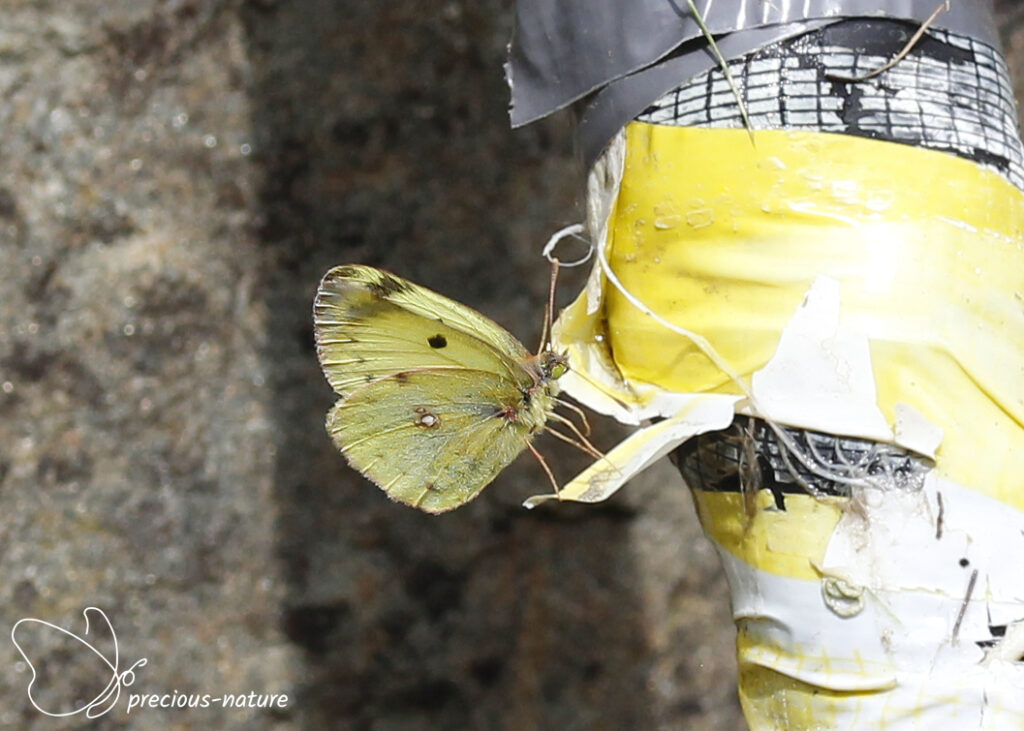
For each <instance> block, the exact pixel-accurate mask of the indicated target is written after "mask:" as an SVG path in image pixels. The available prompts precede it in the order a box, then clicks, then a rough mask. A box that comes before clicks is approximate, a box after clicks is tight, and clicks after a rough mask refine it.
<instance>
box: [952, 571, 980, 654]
mask: <svg viewBox="0 0 1024 731" xmlns="http://www.w3.org/2000/svg"><path fill="white" fill-rule="evenodd" d="M977 580H978V569H974V571H972V572H971V580H970V581H969V582H967V594H965V595H964V601H963V603H962V604H961V605H960V611H959V612H957V615H956V623H955V624H954V625H953V644H954V645H955V644H956V643H957V640H958V638H959V637H960V623H961V622H963V621H964V615H965V614H966V613H967V605H968V604H969V603H970V601H971V594H973V593H974V584H975V582H976V581H977Z"/></svg>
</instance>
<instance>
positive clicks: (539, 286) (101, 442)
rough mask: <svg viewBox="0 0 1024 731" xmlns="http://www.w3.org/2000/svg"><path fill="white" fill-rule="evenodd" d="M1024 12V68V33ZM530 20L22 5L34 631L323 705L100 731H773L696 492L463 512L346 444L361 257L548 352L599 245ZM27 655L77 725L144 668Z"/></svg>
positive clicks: (50, 724) (8, 60) (137, 721)
mask: <svg viewBox="0 0 1024 731" xmlns="http://www.w3.org/2000/svg"><path fill="white" fill-rule="evenodd" d="M997 6H998V8H999V13H1000V17H1001V23H1002V28H1003V32H1004V42H1005V44H1006V48H1007V51H1008V55H1009V59H1010V64H1011V68H1012V69H1013V70H1014V72H1015V73H1017V72H1019V71H1020V70H1021V69H1024V9H1022V8H1020V7H1018V4H1017V3H1014V2H1011V0H1001V1H1000V2H999V3H997ZM511 12H512V3H511V2H510V1H509V0H480V1H479V2H462V1H452V2H447V3H444V4H441V5H437V6H431V7H430V8H429V10H427V9H425V6H424V5H423V4H422V3H417V2H412V1H410V0H397V1H396V2H390V3H376V2H369V1H367V0H360V1H358V2H347V3H338V2H329V1H328V0H302V1H301V2H281V1H279V0H245V1H243V0H227V1H225V0H167V1H163V2H160V1H157V0H131V1H130V2H129V1H127V0H110V1H108V2H103V3H98V2H94V1H89V0H63V1H62V2H53V1H52V0H32V1H30V0H8V1H7V2H5V3H4V4H3V14H2V22H0V577H2V581H0V620H2V621H0V626H2V627H3V629H4V633H5V634H7V633H8V632H9V631H10V628H11V627H12V626H13V625H14V623H15V622H16V621H17V620H18V619H21V618H23V617H36V618H40V619H45V620H48V621H51V622H54V623H55V624H58V625H60V626H62V627H67V628H70V629H73V630H75V631H77V632H78V633H79V634H82V631H83V630H84V623H83V619H82V614H81V612H82V610H83V609H84V608H85V607H86V606H90V605H94V606H98V607H101V608H103V609H104V610H105V611H106V613H107V614H108V616H109V617H110V620H111V622H112V625H113V627H114V629H115V630H116V632H117V639H118V642H119V650H120V655H121V663H120V669H121V670H124V669H125V668H127V667H128V666H129V665H130V664H131V663H133V662H134V661H135V660H137V659H139V658H142V657H145V658H147V660H148V663H147V665H146V666H145V667H141V668H138V669H137V678H136V681H135V684H134V685H133V686H132V687H130V688H127V689H125V691H124V693H125V694H127V693H129V692H136V693H171V692H172V691H175V690H176V691H178V692H179V693H210V694H212V695H220V694H222V693H248V692H250V691H254V692H256V693H287V694H288V695H289V703H288V705H287V707H286V708H284V709H275V710H273V711H270V710H266V709H264V710H237V709H219V708H214V707H211V708H207V709H194V710H176V711H171V710H158V709H147V710H142V711H133V713H132V714H131V715H128V714H126V712H125V707H126V705H127V700H126V698H124V697H122V698H121V700H120V702H119V704H118V706H117V708H115V709H114V710H113V711H112V712H111V713H109V714H107V715H105V716H103V718H102V719H101V720H100V721H98V722H96V723H95V727H98V728H140V729H148V728H154V729H157V728H226V729H230V728H246V729H314V728H315V729H319V728H339V729H374V730H385V729H388V730H390V729H396V730H397V729H409V730H414V729H463V728H465V729H469V728H473V729H533V728H537V729H623V728H637V729H644V728H664V729H681V728H686V729H716V730H718V729H740V728H743V724H742V720H741V718H740V715H739V710H738V704H737V702H736V700H735V681H734V678H733V675H734V672H735V667H734V661H733V630H732V625H731V622H730V619H729V607H728V600H727V597H726V591H725V586H724V582H723V579H722V577H721V575H720V573H719V569H718V565H717V560H716V559H715V557H714V554H713V551H712V550H711V548H710V546H709V545H708V544H707V543H706V541H704V539H703V538H702V537H701V536H700V533H699V529H698V527H697V525H696V522H695V519H694V516H693V514H692V507H691V505H690V500H689V497H688V495H687V494H686V492H685V490H684V489H683V486H682V484H681V482H680V480H679V478H678V477H677V476H675V475H674V474H673V472H672V470H671V469H670V468H669V467H668V466H667V465H659V466H658V467H656V468H654V469H652V470H651V471H650V472H649V473H648V474H646V475H645V476H644V477H643V478H642V479H639V480H637V481H635V482H634V483H633V484H631V485H630V486H629V487H628V488H627V489H625V490H624V491H623V492H622V494H621V495H620V496H618V497H616V498H615V499H614V500H612V501H611V502H610V503H608V504H606V505H602V506H599V507H596V508H590V509H586V508H580V507H579V506H553V507H550V508H545V509H538V510H536V511H533V512H526V511H524V510H522V509H521V508H520V507H519V505H520V502H521V501H522V499H523V498H525V497H526V496H528V495H530V494H533V493H535V492H538V491H542V490H545V489H546V483H545V481H544V477H543V474H542V472H541V471H540V468H539V467H538V466H537V465H536V464H534V463H533V462H532V461H530V460H529V459H527V458H523V459H521V460H519V461H518V462H516V464H515V465H513V466H512V467H511V468H510V469H508V470H507V471H506V472H505V473H504V474H503V475H502V476H501V477H500V478H499V479H498V481H497V482H496V484H494V485H493V486H492V487H491V488H489V489H488V490H487V491H486V492H485V493H484V495H483V496H482V497H481V498H480V499H479V500H477V501H476V502H474V503H472V504H470V505H469V506H467V507H466V508H464V509H462V510H459V511H457V512H456V513H454V514H449V515H446V516H441V517H430V516H425V515H421V514H418V513H416V512H414V511H412V510H410V509H408V508H404V507H402V506H398V505H395V504H393V503H390V502H389V501H388V500H387V498H386V497H385V496H384V495H383V493H381V492H380V491H379V490H377V489H376V488H374V487H373V486H372V485H370V484H369V483H367V482H366V481H365V480H363V479H362V478H360V477H359V476H358V475H356V474H354V473H352V472H351V471H350V470H349V469H348V468H347V467H346V466H345V464H344V460H343V458H342V457H341V456H340V455H339V454H337V453H336V452H335V451H334V450H333V448H332V446H331V444H330V442H329V440H328V438H327V436H326V435H325V433H324V430H323V417H324V414H325V413H326V411H327V409H328V408H329V407H330V405H331V404H332V402H333V395H332V393H331V391H330V389H329V388H328V386H327V385H326V383H325V381H324V379H323V377H322V376H321V374H320V372H319V369H318V367H317V364H316V360H315V356H314V353H313V341H312V331H311V322H310V308H311V300H312V297H313V293H314V291H315V288H316V284H317V282H318V280H319V277H320V276H321V274H322V273H323V272H324V271H325V270H326V269H328V268H329V267H330V266H332V265H335V264H339V263H344V262H357V261H358V262H365V263H369V264H373V265H376V266H381V267H384V268H388V269H391V270H392V271H395V272H396V273H399V274H401V275H403V276H406V277H408V278H411V279H414V280H416V281H418V282H421V283H423V284H425V285H427V286H430V287H432V288H435V289H437V290H440V291H442V292H445V293H447V294H449V295H452V296H455V297H457V298H458V299H460V300H462V301H464V302H466V303H467V304H469V305H471V306H474V307H476V308H477V309H480V310H481V311H483V312H484V313H486V314H488V315H490V316H491V317H493V318H494V319H496V320H498V321H499V322H501V323H503V324H505V325H506V326H507V327H508V328H509V329H510V330H512V331H513V332H514V333H515V334H517V335H518V336H520V337H521V338H522V339H523V340H524V341H525V342H526V343H528V344H530V345H531V346H532V344H533V343H535V341H536V338H537V337H538V333H539V329H540V323H541V318H542V314H543V302H544V296H545V289H546V285H547V276H548V270H547V268H546V266H545V264H544V263H543V261H542V260H541V259H540V257H539V254H538V252H539V247H540V245H541V244H542V243H543V242H544V241H545V240H546V239H547V236H548V235H549V234H550V233H551V232H552V231H554V230H555V229H557V228H559V227H561V226H563V225H565V224H567V223H570V222H573V221H576V220H578V219H579V218H580V216H581V214H580V206H579V198H578V193H579V190H580V183H581V181H582V176H583V171H582V169H581V168H580V166H579V164H578V162H577V161H576V156H575V154H574V149H573V143H572V139H571V126H570V124H569V122H568V120H566V119H564V118H556V119H552V120H548V121H545V122H543V123H540V124H537V125H535V126H533V127H530V128H528V129H525V130H519V131H515V132H512V131H510V130H509V129H508V122H507V116H506V112H505V109H506V105H507V89H506V87H505V83H504V80H503V77H502V63H503V60H504V52H505V44H506V43H507V40H508V38H509V34H510V29H511ZM1016 79H1017V81H1018V95H1020V91H1021V88H1020V80H1021V77H1020V75H1019V73H1018V75H1017V77H1016ZM578 286H579V278H578V276H577V277H576V278H575V279H573V278H572V277H569V278H568V279H567V280H566V281H565V282H564V284H563V289H562V295H563V299H565V300H567V299H568V298H569V297H570V296H571V295H572V293H573V291H574V290H575V288H577V287H578ZM595 422H597V419H595ZM596 426H598V436H597V441H598V442H599V444H601V445H604V446H606V447H607V446H610V445H611V444H613V443H614V441H615V440H616V439H617V438H618V437H619V436H620V435H621V434H622V431H621V430H619V429H618V428H617V427H616V426H615V425H612V424H609V423H606V422H605V423H601V422H598V423H596ZM561 446H562V445H560V444H559V443H557V442H554V443H552V442H551V440H547V441H546V442H544V443H542V447H543V450H544V451H545V452H546V453H547V454H548V455H549V459H550V461H551V462H552V464H553V465H554V466H555V469H556V471H557V472H558V474H559V475H560V476H562V477H563V478H565V477H568V476H570V475H571V474H573V473H574V472H575V471H576V470H578V469H580V468H581V467H582V466H583V464H584V459H583V458H581V457H580V456H579V455H577V454H574V453H573V452H572V451H571V450H567V449H562V448H561ZM25 633H26V634H25V635H24V638H23V645H24V646H25V647H26V650H27V651H28V652H29V655H30V657H32V658H33V659H34V665H36V669H37V670H38V672H39V673H40V680H39V682H38V685H37V686H36V688H37V690H36V695H35V697H36V698H37V700H39V701H45V702H47V703H50V704H51V705H48V706H46V707H47V708H52V709H53V710H65V711H66V710H73V709H74V707H75V706H74V703H75V701H76V700H77V701H78V702H79V703H87V702H88V701H89V700H90V699H92V698H93V697H94V696H95V695H96V694H97V693H98V692H99V690H101V689H102V687H103V685H105V683H106V682H107V680H108V679H109V677H110V673H109V671H107V670H104V668H103V667H102V666H101V665H97V662H96V658H95V657H92V658H91V660H90V657H89V656H88V653H86V655H85V656H83V653H82V652H81V647H80V646H78V645H77V644H76V643H75V642H74V641H71V640H69V639H68V638H67V637H60V636H59V635H56V634H55V633H52V632H51V633H47V632H45V631H40V630H39V628H38V627H29V628H26V630H25ZM97 635H98V639H96V640H95V642H96V644H97V647H98V648H101V651H103V652H104V654H108V653H109V656H110V657H112V656H113V653H112V651H111V650H112V648H113V639H112V638H111V637H110V636H109V634H104V631H103V630H102V629H101V628H98V627H95V626H94V627H93V629H92V630H91V634H90V635H89V636H90V637H96V636H97ZM21 637H22V636H21V635H19V638H21ZM83 657H84V659H82V658H83ZM90 662H91V664H90ZM31 677H32V671H31V669H30V668H29V667H27V665H26V664H25V663H24V661H23V660H22V658H21V656H20V655H19V654H18V653H17V651H16V649H15V648H14V646H13V645H12V644H11V643H10V642H8V641H5V649H3V650H2V651H0V726H2V727H4V728H26V729H36V728H38V729H43V728H45V729H50V728H58V727H61V723H60V722H55V721H53V720H52V719H48V718H45V717H44V716H42V715H41V714H39V713H38V712H37V711H36V710H35V709H33V708H32V706H31V705H30V704H29V702H28V698H27V696H26V693H25V689H26V686H27V685H28V682H29V680H30V679H31ZM67 725H68V726H74V727H79V726H80V725H81V721H80V717H76V718H72V719H71V720H70V721H68V722H67Z"/></svg>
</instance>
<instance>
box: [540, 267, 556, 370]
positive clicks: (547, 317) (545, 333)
mask: <svg viewBox="0 0 1024 731" xmlns="http://www.w3.org/2000/svg"><path fill="white" fill-rule="evenodd" d="M558 267H559V262H558V257H555V256H553V257H551V284H550V285H549V287H548V305H547V307H546V308H545V309H544V327H543V329H542V331H541V335H540V346H539V347H538V348H537V353H538V354H539V353H543V352H544V351H545V350H547V348H548V346H549V345H550V343H551V326H552V324H553V323H554V321H555V286H556V285H557V283H558Z"/></svg>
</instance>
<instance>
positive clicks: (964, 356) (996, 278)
mask: <svg viewBox="0 0 1024 731" xmlns="http://www.w3.org/2000/svg"><path fill="white" fill-rule="evenodd" d="M756 143H757V147H756V149H755V148H753V147H752V146H751V144H750V141H749V139H748V137H747V133H746V132H745V131H743V130H721V129H700V128H692V127H669V126H656V125H648V124H643V123H631V124H629V125H628V126H627V128H626V152H625V155H626V157H625V168H624V174H623V179H622V184H621V189H620V191H619V195H618V199H617V202H616V208H615V211H614V214H613V216H612V219H611V222H610V229H609V242H608V244H609V245H608V258H609V260H610V262H611V266H612V268H613V269H614V271H615V272H616V273H617V274H618V276H619V278H620V279H621V280H622V282H623V283H624V284H625V285H626V287H627V288H629V289H630V291H632V292H633V293H634V294H636V295H637V296H639V297H640V298H641V299H642V300H643V301H644V302H645V303H646V304H647V305H648V306H650V308H651V309H652V310H654V311H655V312H657V313H658V314H660V315H662V316H663V317H665V318H667V319H669V320H671V321H672V322H674V323H677V324H678V325H680V326H682V327H685V328H687V329H689V330H692V331H696V332H698V333H700V334H701V335H703V336H704V337H706V338H707V339H708V340H709V341H710V342H711V344H712V345H713V346H714V347H715V348H716V349H717V350H718V351H719V352H720V353H721V354H722V355H723V356H724V357H725V359H726V360H727V361H728V362H730V363H731V364H732V365H733V366H734V368H735V370H736V371H738V372H739V373H741V374H743V375H744V376H745V377H749V375H750V374H751V373H752V372H753V371H755V370H757V369H759V368H761V367H762V366H763V365H764V364H765V362H766V361H767V360H768V359H769V358H770V357H771V356H772V354H773V353H774V351H775V348H776V346H777V344H778V341H779V335H780V333H781V331H782V329H783V327H784V326H785V325H786V324H787V322H788V321H789V320H790V318H791V317H792V315H793V312H794V310H795V309H796V308H797V306H798V305H799V304H800V302H801V298H802V297H803V296H804V294H805V293H806V292H807V290H808V287H809V286H810V284H811V282H812V281H813V280H814V279H815V278H816V277H818V276H819V275H828V276H830V277H833V278H834V279H836V280H838V281H839V282H840V285H841V292H842V312H841V317H842V319H843V321H844V323H847V324H849V325H851V326H853V327H855V328H856V329H858V330H860V331H861V332H863V333H865V334H867V336H868V337H869V339H870V343H871V357H872V362H873V368H874V375H875V381H876V384H877V388H878V401H879V406H880V408H881V409H882V411H883V413H884V414H885V416H886V417H887V418H888V419H889V420H890V422H891V421H892V420H893V419H894V410H895V406H896V404H897V403H899V402H903V403H908V404H910V405H912V406H913V407H915V408H916V409H917V410H918V411H920V412H921V413H922V414H924V416H925V417H927V418H928V420H929V421H931V422H933V423H934V424H937V425H938V426H940V427H942V428H943V430H944V431H945V437H944V440H943V442H942V444H941V446H940V449H939V452H938V465H937V471H938V473H939V474H942V475H945V476H948V477H949V478H951V479H953V480H954V481H956V482H959V483H961V484H965V485H971V486H972V487H973V488H974V489H977V490H979V491H982V492H984V493H986V494H988V495H990V496H992V497H995V498H997V499H999V500H1002V501H1004V502H1006V503H1009V504H1012V505H1014V506H1016V507H1017V508H1018V509H1024V490H1022V489H1021V477H1020V472H1019V469H1018V463H1019V457H1020V455H1021V454H1024V429H1022V425H1024V378H1022V373H1021V362H1022V358H1021V355H1022V353H1021V351H1022V347H1024V275H1022V272H1024V268H1022V265H1021V262H1022V261H1024V260H1022V254H1024V250H1022V241H1024V235H1022V233H1024V203H1022V195H1021V193H1020V192H1019V191H1018V190H1017V189H1015V188H1013V187H1012V186H1011V185H1010V184H1008V183H1006V182H1005V181H1004V180H1003V179H1002V178H1000V177H999V176H998V175H996V174H994V173H991V172H988V171H985V170H982V169H980V168H978V167H977V166H976V165H974V164H972V163H970V162H968V161H964V160H961V159H958V158H956V157H953V156H951V155H946V154H943V153H938V152H932V151H928V150H921V149H916V148H912V147H909V146H904V145H895V144H890V143H884V142H876V141H872V140H865V139H859V138H855V137H847V136H842V135H829V134H818V133H803V132H800V133H797V132H786V131H758V133H757V137H756ZM605 296H606V303H605V309H604V318H605V323H603V327H604V328H605V333H606V336H607V339H608V346H609V348H610V351H611V353H613V354H614V360H615V364H616V366H617V367H618V369H619V372H620V373H621V374H622V376H623V377H624V378H625V379H626V381H627V382H629V383H634V384H653V385H656V386H658V387H660V388H661V389H665V390H667V391H673V392H683V393H692V392H706V391H721V392H727V393H738V391H737V389H736V386H735V385H734V384H732V383H730V382H729V380H728V379H727V377H726V376H725V375H724V374H723V373H722V372H721V371H720V370H719V369H718V368H717V367H715V366H714V365H713V364H712V363H711V362H710V361H709V360H708V358H707V357H706V356H705V355H704V354H703V353H701V352H700V351H699V350H698V349H697V348H696V347H695V346H693V344H692V343H691V342H690V341H689V340H687V339H685V338H683V337H681V336H678V335H674V334H673V333H671V332H669V331H667V330H666V329H665V328H664V327H662V326H660V325H658V323H656V322H654V321H653V320H652V319H651V318H650V317H648V316H646V315H644V314H643V313H641V312H640V311H639V310H637V309H636V308H635V307H633V305H631V304H630V303H628V302H627V301H625V299H624V298H623V297H622V296H621V295H620V294H619V293H618V292H617V291H616V290H614V289H613V288H611V287H607V288H606V289H605Z"/></svg>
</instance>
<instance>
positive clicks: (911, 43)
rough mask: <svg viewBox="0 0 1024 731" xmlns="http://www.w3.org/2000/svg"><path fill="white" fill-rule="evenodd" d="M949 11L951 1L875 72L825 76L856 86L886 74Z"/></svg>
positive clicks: (930, 16) (943, 4) (940, 7)
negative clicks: (940, 16) (936, 20)
mask: <svg viewBox="0 0 1024 731" xmlns="http://www.w3.org/2000/svg"><path fill="white" fill-rule="evenodd" d="M947 10H949V0H945V2H943V3H941V4H940V5H939V7H937V8H935V11H934V12H933V13H932V14H931V15H929V16H928V20H926V21H924V23H922V24H921V27H920V28H918V29H917V32H916V33H914V35H912V36H911V37H910V40H909V41H907V45H905V46H903V50H902V51H900V52H899V53H897V54H896V58H894V59H893V60H892V61H890V62H889V63H887V64H885V65H884V66H880V67H879V68H877V69H875V70H874V71H870V72H868V73H866V74H864V75H863V76H842V75H841V74H825V76H826V77H827V78H829V79H832V80H833V81H843V82H845V83H847V84H856V83H859V82H861V81H867V80H868V79H871V78H874V77H875V76H878V75H879V74H882V73H885V72H886V71H888V70H889V69H891V68H892V67H893V66H895V65H896V64H898V63H899V62H900V61H902V60H903V59H904V58H906V57H907V54H908V53H910V51H911V49H913V47H914V46H916V45H917V42H918V41H919V40H921V36H923V35H924V33H925V31H926V30H928V27H929V26H930V25H931V24H932V23H934V22H935V19H936V18H937V17H939V15H940V14H941V13H944V12H945V11H947Z"/></svg>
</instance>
